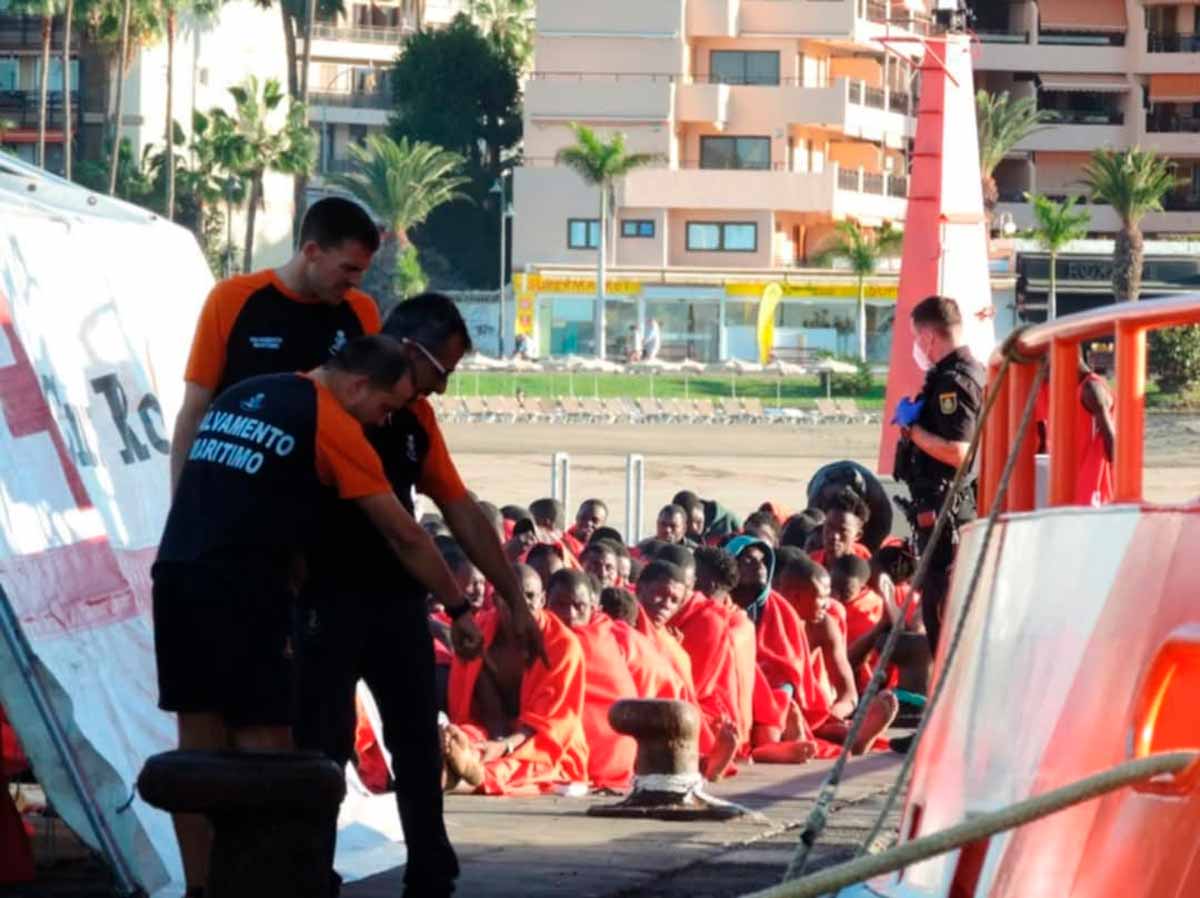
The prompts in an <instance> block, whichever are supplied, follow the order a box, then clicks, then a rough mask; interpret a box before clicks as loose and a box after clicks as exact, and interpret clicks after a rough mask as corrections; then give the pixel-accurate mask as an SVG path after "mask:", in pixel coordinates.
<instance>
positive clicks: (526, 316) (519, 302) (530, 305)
mask: <svg viewBox="0 0 1200 898" xmlns="http://www.w3.org/2000/svg"><path fill="white" fill-rule="evenodd" d="M531 280H532V278H530V277H529V276H528V275H525V274H518V275H517V276H516V277H514V278H513V297H514V299H515V303H514V304H515V305H516V316H515V317H516V327H515V328H514V329H513V333H515V334H518V335H524V336H527V337H532V336H534V333H533V331H534V327H535V319H536V315H537V293H535V292H534V289H533V288H532V287H531V285H530V283H529V282H530V281H531Z"/></svg>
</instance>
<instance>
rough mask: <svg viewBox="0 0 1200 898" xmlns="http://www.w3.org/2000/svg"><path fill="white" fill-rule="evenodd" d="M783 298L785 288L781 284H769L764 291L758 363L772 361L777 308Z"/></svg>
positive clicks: (759, 308)
mask: <svg viewBox="0 0 1200 898" xmlns="http://www.w3.org/2000/svg"><path fill="white" fill-rule="evenodd" d="M781 299H783V288H782V287H781V286H779V284H767V287H766V289H765V290H763V292H762V302H761V303H759V305H758V363H759V364H760V365H765V364H767V363H768V362H769V361H771V351H772V350H773V349H774V348H775V310H776V309H778V308H779V301H780V300H781Z"/></svg>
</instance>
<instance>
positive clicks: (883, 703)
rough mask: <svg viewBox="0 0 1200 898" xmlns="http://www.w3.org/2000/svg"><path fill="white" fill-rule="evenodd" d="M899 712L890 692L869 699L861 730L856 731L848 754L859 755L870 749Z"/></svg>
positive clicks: (897, 702)
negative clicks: (869, 702) (855, 736)
mask: <svg viewBox="0 0 1200 898" xmlns="http://www.w3.org/2000/svg"><path fill="white" fill-rule="evenodd" d="M899 711H900V701H899V699H897V698H896V696H895V694H893V693H892V692H889V691H887V690H885V691H883V692H881V693H879V694H878V695H877V696H875V698H873V699H871V704H870V705H869V706H868V707H867V713H866V715H865V716H864V717H863V724H862V729H860V730H859V731H858V738H857V739H856V740H855V741H854V744H853V745H852V746H850V753H851V754H853V755H861V754H864V753H865V752H866V751H867V750H868V749H870V748H871V746H872V745H874V744H875V740H876V739H878V738H879V736H880V735H881V734H882V733H883V731H884V730H886V729H887V728H888V727H890V726H891V725H892V721H893V720H895V719H896V714H897V713H899Z"/></svg>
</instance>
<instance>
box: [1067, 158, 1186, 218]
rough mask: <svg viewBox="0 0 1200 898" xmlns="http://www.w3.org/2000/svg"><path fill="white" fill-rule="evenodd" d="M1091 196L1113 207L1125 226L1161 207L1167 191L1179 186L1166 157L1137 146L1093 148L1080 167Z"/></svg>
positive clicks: (1159, 209) (1157, 210)
mask: <svg viewBox="0 0 1200 898" xmlns="http://www.w3.org/2000/svg"><path fill="white" fill-rule="evenodd" d="M1083 181H1084V183H1085V184H1086V185H1087V187H1088V189H1089V190H1090V191H1091V194H1092V197H1093V199H1097V200H1101V201H1103V202H1105V203H1108V204H1109V205H1110V206H1112V207H1113V211H1115V212H1116V213H1117V215H1118V216H1119V217H1120V219H1121V222H1122V224H1124V225H1125V226H1126V227H1129V228H1133V227H1137V226H1138V224H1139V223H1140V222H1141V220H1142V219H1143V218H1144V217H1145V216H1146V214H1147V213H1149V212H1159V211H1161V210H1162V207H1163V205H1162V202H1163V199H1164V198H1165V197H1166V195H1167V194H1168V193H1170V192H1171V191H1172V190H1174V189H1175V188H1176V187H1177V186H1179V184H1180V181H1179V179H1178V178H1177V177H1176V175H1175V173H1174V170H1173V166H1172V164H1171V162H1170V160H1168V159H1165V158H1163V157H1162V156H1159V155H1158V154H1156V153H1152V152H1149V151H1146V150H1142V149H1141V148H1140V147H1134V148H1133V149H1130V150H1120V151H1117V150H1096V151H1095V152H1094V153H1092V158H1091V159H1090V160H1089V161H1088V164H1087V165H1086V166H1085V167H1084V170H1083Z"/></svg>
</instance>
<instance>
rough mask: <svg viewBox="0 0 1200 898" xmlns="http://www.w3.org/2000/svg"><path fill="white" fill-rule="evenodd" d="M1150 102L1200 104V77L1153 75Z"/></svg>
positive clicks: (1151, 77)
mask: <svg viewBox="0 0 1200 898" xmlns="http://www.w3.org/2000/svg"><path fill="white" fill-rule="evenodd" d="M1150 102H1152V103H1200V75H1151V76H1150Z"/></svg>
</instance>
